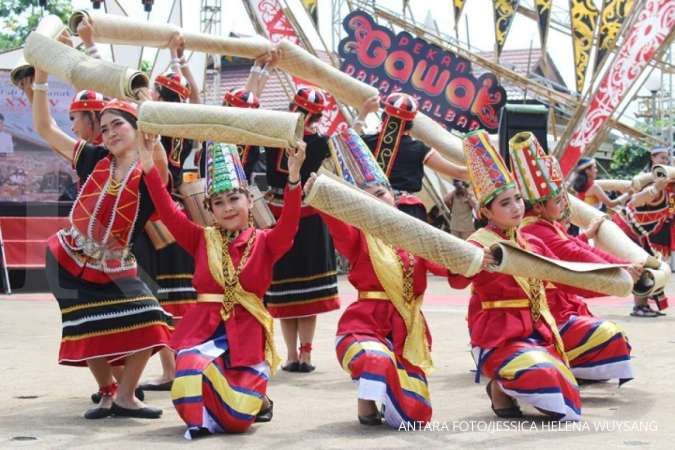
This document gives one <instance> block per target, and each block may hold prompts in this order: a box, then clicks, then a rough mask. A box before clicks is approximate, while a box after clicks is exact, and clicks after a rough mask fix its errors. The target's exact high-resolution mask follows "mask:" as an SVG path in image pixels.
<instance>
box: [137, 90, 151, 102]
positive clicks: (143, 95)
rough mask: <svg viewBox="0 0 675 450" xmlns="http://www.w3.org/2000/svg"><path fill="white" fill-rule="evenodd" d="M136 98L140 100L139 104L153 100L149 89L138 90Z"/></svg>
mask: <svg viewBox="0 0 675 450" xmlns="http://www.w3.org/2000/svg"><path fill="white" fill-rule="evenodd" d="M136 98H137V99H138V103H139V104H140V103H143V102H145V101H148V100H152V95H150V89H149V88H147V87H142V88H138V89H136Z"/></svg>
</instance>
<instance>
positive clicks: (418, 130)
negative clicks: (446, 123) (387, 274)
mask: <svg viewBox="0 0 675 450" xmlns="http://www.w3.org/2000/svg"><path fill="white" fill-rule="evenodd" d="M410 135H411V136H412V137H414V138H415V139H418V140H420V141H422V142H424V143H425V144H426V145H428V146H429V147H431V148H435V149H436V150H438V151H439V152H441V154H442V155H443V156H444V157H445V158H447V159H449V160H450V161H452V162H454V163H455V164H459V165H460V166H466V159H465V158H464V151H463V150H462V148H463V146H462V140H461V139H460V138H458V137H457V136H454V135H453V134H452V133H450V132H449V131H448V130H446V129H445V128H443V127H442V126H441V125H440V124H438V123H437V122H436V121H435V120H433V119H432V118H430V117H429V116H426V115H424V114H422V113H421V112H419V111H418V112H417V114H416V115H415V118H414V119H413V127H412V129H411V130H410Z"/></svg>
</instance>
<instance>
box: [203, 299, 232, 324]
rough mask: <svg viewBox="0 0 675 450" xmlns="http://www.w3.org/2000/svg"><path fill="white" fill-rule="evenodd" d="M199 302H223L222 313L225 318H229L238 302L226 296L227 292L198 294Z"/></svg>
mask: <svg viewBox="0 0 675 450" xmlns="http://www.w3.org/2000/svg"><path fill="white" fill-rule="evenodd" d="M197 302H205V303H221V304H222V305H223V309H222V310H221V315H222V316H223V320H227V318H229V316H230V312H231V311H232V310H233V309H234V305H235V304H236V303H237V302H236V301H233V300H231V299H229V298H227V297H226V296H225V294H198V295H197Z"/></svg>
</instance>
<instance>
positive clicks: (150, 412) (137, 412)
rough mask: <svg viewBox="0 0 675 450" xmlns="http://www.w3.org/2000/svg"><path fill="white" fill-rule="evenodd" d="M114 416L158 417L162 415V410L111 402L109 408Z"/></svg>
mask: <svg viewBox="0 0 675 450" xmlns="http://www.w3.org/2000/svg"><path fill="white" fill-rule="evenodd" d="M110 410H111V412H112V415H113V416H115V417H134V418H136V419H159V418H160V417H162V410H161V409H159V408H151V407H149V406H144V407H143V408H125V407H124V406H120V405H118V404H117V403H115V402H113V405H112V408H111V409H110Z"/></svg>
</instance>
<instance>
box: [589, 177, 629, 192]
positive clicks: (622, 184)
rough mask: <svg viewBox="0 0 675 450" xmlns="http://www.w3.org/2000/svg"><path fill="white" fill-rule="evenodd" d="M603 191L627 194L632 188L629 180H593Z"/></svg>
mask: <svg viewBox="0 0 675 450" xmlns="http://www.w3.org/2000/svg"><path fill="white" fill-rule="evenodd" d="M595 184H597V185H598V186H599V187H600V189H602V190H603V191H615V192H622V193H623V192H627V191H628V190H629V189H630V188H631V187H632V182H631V180H595Z"/></svg>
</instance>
